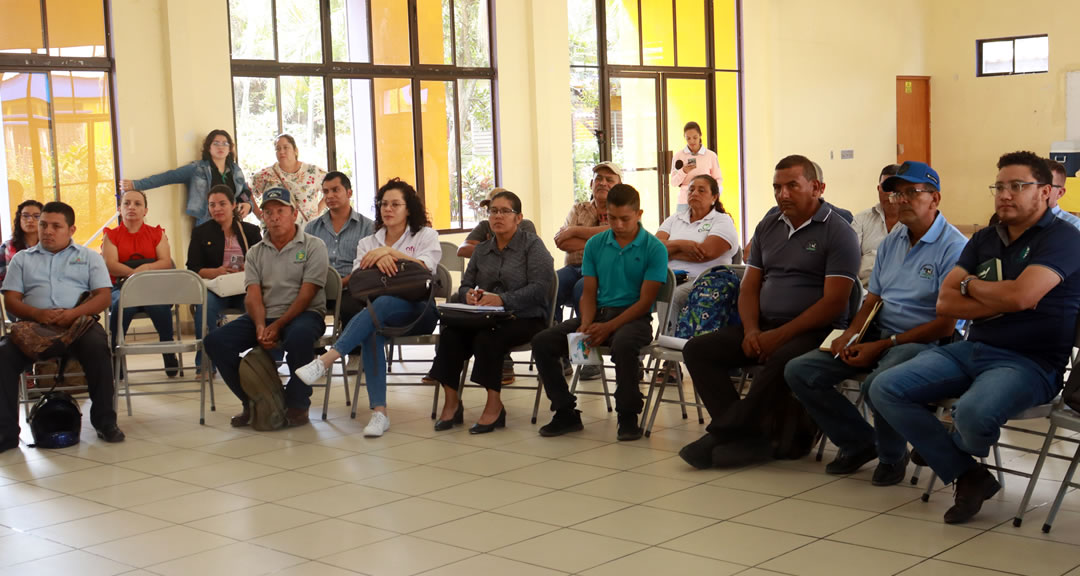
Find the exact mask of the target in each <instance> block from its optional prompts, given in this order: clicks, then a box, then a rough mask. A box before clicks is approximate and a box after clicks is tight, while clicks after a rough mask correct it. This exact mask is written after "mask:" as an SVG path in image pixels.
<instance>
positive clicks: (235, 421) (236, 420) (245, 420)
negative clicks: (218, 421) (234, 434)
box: [229, 408, 251, 428]
mask: <svg viewBox="0 0 1080 576" xmlns="http://www.w3.org/2000/svg"><path fill="white" fill-rule="evenodd" d="M229 424H230V425H231V426H232V427H233V428H243V427H244V426H247V425H249V424H251V411H250V410H248V409H247V408H244V411H243V412H241V413H239V414H237V415H236V416H233V417H232V418H230V419H229Z"/></svg>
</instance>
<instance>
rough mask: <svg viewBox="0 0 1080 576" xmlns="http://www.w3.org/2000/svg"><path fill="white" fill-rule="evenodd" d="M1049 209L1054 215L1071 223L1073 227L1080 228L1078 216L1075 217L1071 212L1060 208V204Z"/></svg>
mask: <svg viewBox="0 0 1080 576" xmlns="http://www.w3.org/2000/svg"><path fill="white" fill-rule="evenodd" d="M1051 210H1053V211H1054V216H1057V217H1058V218H1060V219H1062V220H1064V221H1066V222H1068V223H1069V224H1072V226H1073V228H1076V229H1077V230H1080V218H1077V217H1076V216H1075V215H1073V213H1072V212H1066V211H1064V210H1062V209H1061V206H1054V207H1053V208H1051Z"/></svg>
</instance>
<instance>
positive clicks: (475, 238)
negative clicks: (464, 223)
mask: <svg viewBox="0 0 1080 576" xmlns="http://www.w3.org/2000/svg"><path fill="white" fill-rule="evenodd" d="M499 192H509V190H507V189H506V188H492V189H491V191H490V192H488V195H487V198H484V199H483V200H481V201H480V207H481V208H483V209H485V210H487V207H488V206H490V205H491V199H492V198H494V197H495V195H496V194H498V193H499ZM518 228H519V229H521V230H524V231H526V232H530V233H532V234H536V225H535V224H533V223H532V220H529V219H528V218H526V219H524V220H522V221H521V224H518ZM491 236H492V233H491V223H490V222H488V219H487V218H484V219H483V220H481V221H479V222H477V223H476V226H474V227H473V229H472V232H469V235H468V236H466V237H465V241H464V242H462V243H461V246H458V249H457V255H458V256H459V257H461V258H472V254H473V250H475V249H476V246H477V244H480V243H481V242H483V241H485V240H487V239H489V238H491Z"/></svg>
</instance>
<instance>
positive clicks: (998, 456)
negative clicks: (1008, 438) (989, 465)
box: [994, 443, 1005, 490]
mask: <svg viewBox="0 0 1080 576" xmlns="http://www.w3.org/2000/svg"><path fill="white" fill-rule="evenodd" d="M994 464H996V465H997V468H998V470H997V477H998V484H1000V485H1001V489H1002V490H1004V489H1005V472H1004V471H1002V468H1004V467H1005V463H1004V462H1002V461H1001V449H1000V448H998V445H997V444H996V443H995V444H994Z"/></svg>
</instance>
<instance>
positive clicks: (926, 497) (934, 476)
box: [922, 468, 937, 502]
mask: <svg viewBox="0 0 1080 576" xmlns="http://www.w3.org/2000/svg"><path fill="white" fill-rule="evenodd" d="M935 482H937V472H934V469H933V468H931V469H930V481H929V482H927V483H926V491H925V492H923V495H922V501H923V502H929V501H930V494H931V493H932V492H933V491H934V483H935Z"/></svg>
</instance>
